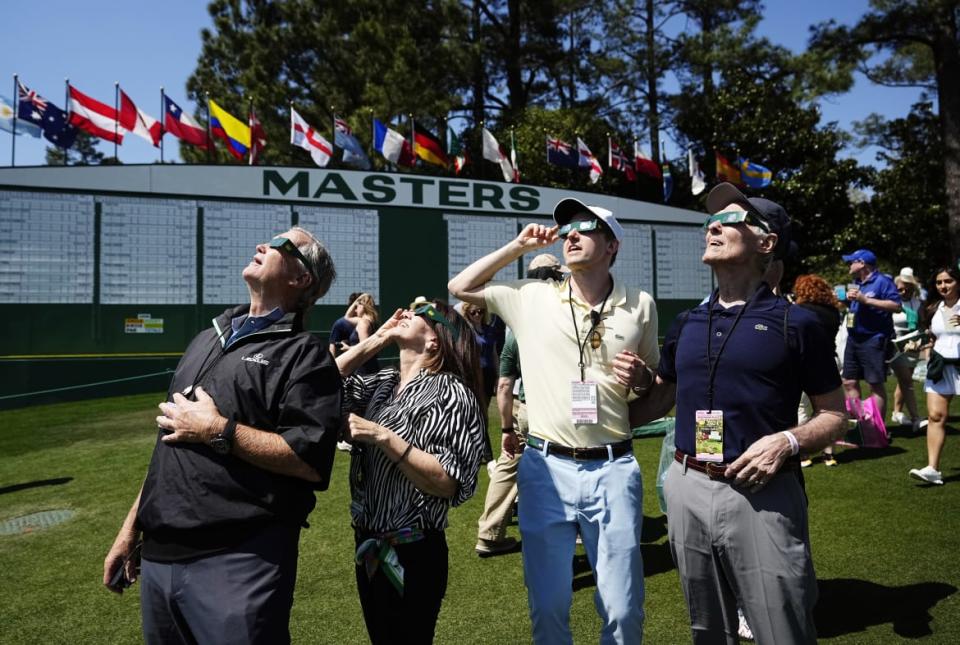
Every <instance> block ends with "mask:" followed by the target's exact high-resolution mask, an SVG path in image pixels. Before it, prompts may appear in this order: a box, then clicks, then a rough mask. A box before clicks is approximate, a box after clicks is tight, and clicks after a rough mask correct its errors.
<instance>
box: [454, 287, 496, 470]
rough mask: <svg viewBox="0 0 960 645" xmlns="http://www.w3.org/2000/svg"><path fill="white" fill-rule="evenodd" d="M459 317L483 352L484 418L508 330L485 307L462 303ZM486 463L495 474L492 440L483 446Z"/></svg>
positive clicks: (481, 366) (481, 403) (493, 390)
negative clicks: (471, 332) (471, 331)
mask: <svg viewBox="0 0 960 645" xmlns="http://www.w3.org/2000/svg"><path fill="white" fill-rule="evenodd" d="M459 311H460V313H461V314H462V315H463V317H464V319H465V320H466V321H467V324H469V325H470V329H472V330H473V335H474V337H475V338H476V340H477V346H478V347H479V348H480V373H481V384H482V389H481V392H482V394H483V398H482V399H481V400H480V406H481V407H482V408H483V411H484V414H486V413H487V411H488V409H489V407H490V399H491V397H493V394H494V392H495V391H496V388H497V375H498V373H499V371H500V349H501V348H502V347H503V339H504V331H505V326H504V324H503V321H502V320H500V318H499V317H497V316H494V315H491V314H490V312H489V311H487V309H486V307H481V306H478V305H474V304H470V303H468V302H464V303H460V310H459ZM483 445H484V450H483V461H484V463H486V464H487V469H488V470H489V471H490V472H491V473H492V472H493V447H492V446H491V445H490V439H489V437H488V438H487V440H486V441H485V442H484V444H483Z"/></svg>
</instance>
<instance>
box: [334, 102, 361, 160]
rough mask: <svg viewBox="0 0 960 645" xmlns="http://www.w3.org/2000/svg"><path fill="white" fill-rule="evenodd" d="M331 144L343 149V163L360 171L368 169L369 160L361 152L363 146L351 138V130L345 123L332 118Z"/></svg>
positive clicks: (338, 118)
mask: <svg viewBox="0 0 960 645" xmlns="http://www.w3.org/2000/svg"><path fill="white" fill-rule="evenodd" d="M333 143H334V144H336V146H337V147H339V148H343V163H345V164H348V165H350V166H353V167H354V168H359V169H360V170H369V169H370V159H368V158H367V153H366V152H364V151H363V146H361V145H360V142H359V141H357V138H356V137H355V136H353V130H351V129H350V126H349V125H348V124H347V122H346V121H344V120H343V119H341V118H340V117H338V116H337V115H334V116H333Z"/></svg>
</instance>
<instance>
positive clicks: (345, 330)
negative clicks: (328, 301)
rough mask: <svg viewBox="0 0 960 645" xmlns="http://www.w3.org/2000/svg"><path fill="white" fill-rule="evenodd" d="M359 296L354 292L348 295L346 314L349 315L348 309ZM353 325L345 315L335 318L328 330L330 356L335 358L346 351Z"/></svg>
mask: <svg viewBox="0 0 960 645" xmlns="http://www.w3.org/2000/svg"><path fill="white" fill-rule="evenodd" d="M359 296H360V292H359V291H354V292H353V293H351V294H350V297H349V298H347V312H348V313H349V311H350V307H351V306H352V305H353V303H354V302H356V300H357V298H358V297H359ZM355 326H356V325H354V324H353V323H352V322H350V321H349V320H347V316H346V313H345V314H344V315H343V316H341V317H340V318H337V320H336V321H335V322H334V323H333V327H331V328H330V355H331V356H333V357H334V358H336V357H337V356H339V355H340V354H342V353H343V352H345V351H347V349H349V348H350V343H349V340H350V334H352V333H353V328H354V327H355Z"/></svg>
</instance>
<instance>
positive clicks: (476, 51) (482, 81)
mask: <svg viewBox="0 0 960 645" xmlns="http://www.w3.org/2000/svg"><path fill="white" fill-rule="evenodd" d="M482 1H483V0H473V24H472V27H473V28H472V32H473V34H472V36H473V37H472V41H473V105H472V106H471V111H472V112H473V127H474V128H479V127H480V123H481V122H482V121H483V118H484V116H483V105H484V97H485V94H486V85H487V84H486V78H485V75H484V73H483V54H482V52H483V43H481V42H480V39H481V37H482V36H481V34H480V3H481V2H482Z"/></svg>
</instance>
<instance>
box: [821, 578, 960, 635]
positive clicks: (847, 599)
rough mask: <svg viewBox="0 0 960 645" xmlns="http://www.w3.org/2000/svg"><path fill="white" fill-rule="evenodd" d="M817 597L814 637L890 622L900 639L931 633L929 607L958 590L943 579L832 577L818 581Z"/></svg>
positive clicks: (855, 630)
mask: <svg viewBox="0 0 960 645" xmlns="http://www.w3.org/2000/svg"><path fill="white" fill-rule="evenodd" d="M819 588H820V599H819V601H818V602H817V606H816V608H815V609H814V610H813V615H814V621H815V622H816V625H817V636H818V637H820V638H831V637H834V636H841V635H843V634H850V633H854V632H862V631H864V630H866V628H867V627H870V626H872V625H882V624H886V623H892V625H893V631H894V632H895V633H896V634H897V635H898V636H901V637H903V638H920V637H923V636H929V635H931V634H932V633H933V630H932V629H931V628H930V623H931V622H932V621H933V616H931V615H930V610H931V609H932V608H933V607H934V606H935V605H936V604H937V603H938V602H940V601H941V600H943V599H944V598H947V597H949V596H951V595H953V594H954V593H956V592H957V588H956V587H954V586H953V585H949V584H946V583H943V582H922V583H918V584H914V585H904V586H902V587H885V586H883V585H879V584H876V583H874V582H869V581H867V580H855V579H851V578H834V579H830V580H820V581H819Z"/></svg>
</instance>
